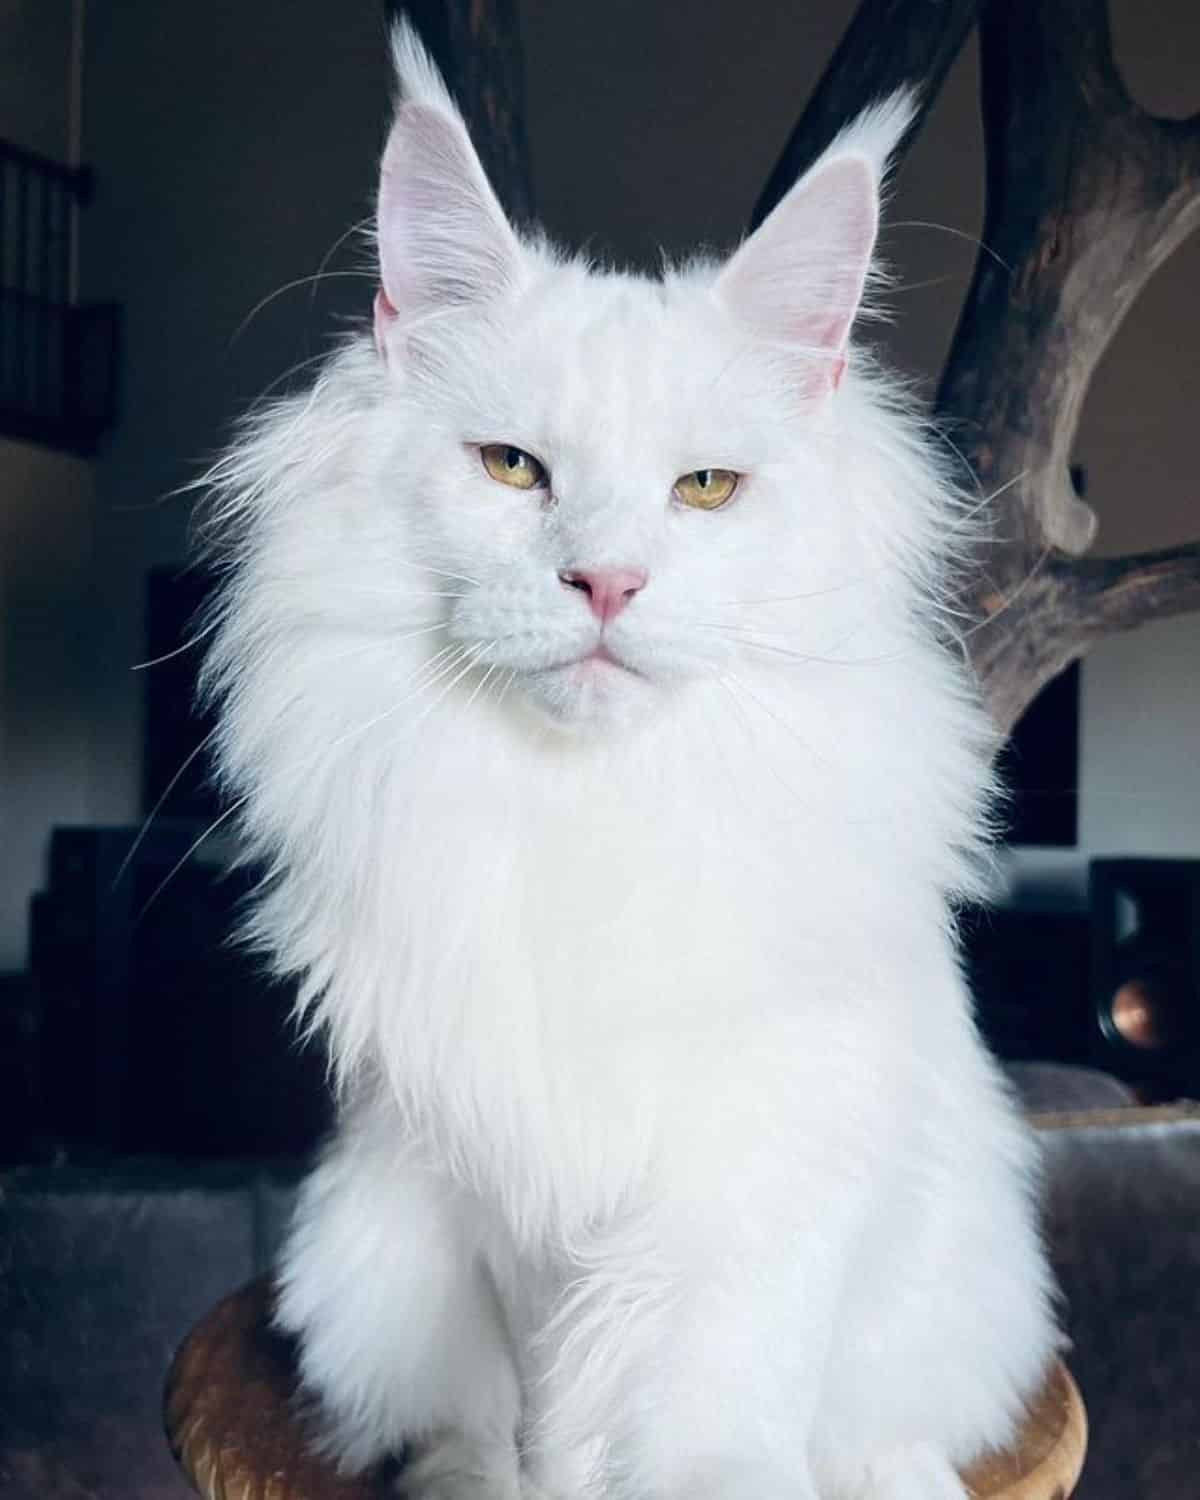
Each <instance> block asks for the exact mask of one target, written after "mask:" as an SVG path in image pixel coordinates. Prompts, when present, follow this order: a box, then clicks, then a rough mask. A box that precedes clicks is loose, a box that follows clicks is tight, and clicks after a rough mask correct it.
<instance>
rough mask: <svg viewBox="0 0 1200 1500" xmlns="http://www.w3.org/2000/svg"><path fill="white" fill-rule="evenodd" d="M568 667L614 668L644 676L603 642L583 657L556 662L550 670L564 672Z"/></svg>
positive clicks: (573, 657)
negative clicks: (556, 669)
mask: <svg viewBox="0 0 1200 1500" xmlns="http://www.w3.org/2000/svg"><path fill="white" fill-rule="evenodd" d="M568 667H583V668H585V669H587V670H593V671H594V670H596V669H604V668H607V667H613V668H615V669H616V670H617V671H618V672H629V673H630V674H631V675H632V676H634V677H641V676H642V675H643V674H642V673H641V672H639V671H638V670H637V668H636V667H631V666H630V665H629V663H628V662H627V661H625V660H623V659H622V658H621V657H619V656H616V655H614V654H613V652H612V651H610V650H609V648H608V646H606V645H605V644H604V642H603V641H600V642H598V643H597V644H596V645H595V646H593V647H592V649H591V650H590V651H585V652H584V653H583V655H582V656H571V657H568V658H567V659H566V661H560V662H555V663H554V667H552V668H551V669H550V670H552V671H553V670H554V669H555V668H558V669H559V670H564V669H566V668H568Z"/></svg>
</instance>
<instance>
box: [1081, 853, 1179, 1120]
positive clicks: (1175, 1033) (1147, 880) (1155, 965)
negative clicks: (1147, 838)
mask: <svg viewBox="0 0 1200 1500" xmlns="http://www.w3.org/2000/svg"><path fill="white" fill-rule="evenodd" d="M1089 887H1090V903H1091V913H1092V924H1091V926H1092V959H1091V998H1092V1015H1093V1029H1092V1045H1091V1051H1092V1056H1093V1059H1094V1061H1095V1062H1096V1063H1097V1065H1098V1066H1100V1067H1103V1068H1106V1069H1107V1070H1108V1071H1109V1072H1111V1073H1116V1074H1118V1075H1120V1076H1121V1077H1124V1078H1126V1079H1128V1080H1130V1081H1131V1082H1134V1083H1141V1084H1146V1085H1149V1091H1150V1092H1152V1093H1159V1094H1164V1095H1165V1094H1175V1093H1196V1092H1198V1091H1200V859H1097V860H1093V861H1092V864H1091V871H1090V880H1089Z"/></svg>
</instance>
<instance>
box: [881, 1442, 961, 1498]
mask: <svg viewBox="0 0 1200 1500" xmlns="http://www.w3.org/2000/svg"><path fill="white" fill-rule="evenodd" d="M854 1500H970V1497H969V1496H968V1494H967V1490H966V1488H965V1486H964V1485H963V1482H962V1480H961V1479H960V1478H959V1477H958V1475H957V1474H956V1473H955V1471H954V1468H953V1466H952V1465H951V1464H950V1462H949V1460H948V1459H947V1458H946V1457H945V1456H944V1455H943V1454H941V1453H939V1452H938V1451H937V1449H936V1448H931V1447H929V1446H928V1445H927V1444H924V1443H919V1444H915V1445H914V1446H913V1447H911V1448H898V1449H896V1451H895V1452H893V1453H888V1454H885V1455H884V1456H883V1457H881V1458H878V1459H875V1460H874V1461H873V1462H872V1463H870V1464H868V1465H867V1471H866V1474H865V1476H864V1479H863V1482H862V1484H861V1485H860V1487H859V1488H858V1489H857V1490H856V1491H855V1492H854Z"/></svg>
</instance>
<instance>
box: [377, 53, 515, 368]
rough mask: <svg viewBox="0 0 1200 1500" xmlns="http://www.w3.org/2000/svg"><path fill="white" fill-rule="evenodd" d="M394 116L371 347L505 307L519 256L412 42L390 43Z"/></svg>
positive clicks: (462, 128) (451, 111) (459, 123)
mask: <svg viewBox="0 0 1200 1500" xmlns="http://www.w3.org/2000/svg"><path fill="white" fill-rule="evenodd" d="M392 53H393V57H394V58H395V63H396V75H397V79H398V82H399V87H400V106H399V108H398V110H397V111H396V118H395V121H394V123H393V125H392V130H391V134H390V135H389V136H388V142H387V146H386V147H385V148H384V153H383V163H382V166H381V168H380V175H379V204H378V213H377V238H378V246H379V278H380V289H379V293H378V295H377V296H376V298H375V342H376V345H377V347H378V348H379V351H380V353H381V354H382V355H383V356H384V357H385V358H386V357H387V356H388V353H389V349H390V348H391V347H392V346H393V343H394V339H393V335H394V334H395V333H396V332H397V331H398V330H399V331H403V330H404V329H406V328H409V327H411V326H412V325H413V324H414V323H417V322H419V321H420V320H421V319H423V318H424V317H426V316H428V315H429V314H431V313H436V312H440V311H443V310H446V309H449V308H453V307H464V306H471V305H479V304H485V303H487V302H490V301H492V300H494V299H498V298H500V297H503V296H504V295H505V294H506V293H507V292H508V291H510V290H511V289H512V287H513V286H514V284H515V283H516V281H517V278H518V275H519V271H520V264H521V248H520V245H519V243H518V241H517V237H516V235H515V234H514V233H513V230H512V228H511V226H510V225H509V222H508V220H507V219H506V218H505V216H504V210H503V209H502V208H501V207H500V204H499V202H498V200H497V198H496V195H495V193H494V192H493V191H492V187H491V184H490V183H489V182H488V180H487V177H486V175H485V173H484V170H483V167H482V166H481V165H480V161H479V158H478V156H477V155H476V154H475V148H474V147H473V146H472V144H471V138H470V136H469V135H468V134H467V128H466V125H465V124H464V123H463V119H462V116H461V115H460V114H459V112H458V109H457V108H456V107H455V104H454V101H453V100H452V99H451V97H450V94H449V92H448V91H447V89H446V85H445V84H444V83H443V82H442V79H441V76H440V74H439V73H438V71H437V69H436V68H435V67H434V65H433V63H432V61H431V60H430V58H429V55H428V53H427V52H426V51H425V49H424V47H422V45H421V43H420V41H419V40H418V39H417V36H416V34H415V32H414V31H413V30H412V29H411V27H409V26H408V25H407V24H404V23H402V24H401V25H399V26H398V27H397V28H396V29H395V31H394V32H393V33H392Z"/></svg>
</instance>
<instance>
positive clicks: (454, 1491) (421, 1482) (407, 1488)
mask: <svg viewBox="0 0 1200 1500" xmlns="http://www.w3.org/2000/svg"><path fill="white" fill-rule="evenodd" d="M393 1487H394V1489H395V1492H396V1494H397V1495H400V1496H403V1500H522V1487H521V1481H520V1475H519V1471H518V1466H517V1450H516V1445H515V1444H513V1445H512V1446H511V1447H510V1446H508V1445H500V1444H495V1443H479V1442H473V1441H472V1440H471V1439H470V1438H468V1437H466V1436H464V1435H463V1434H461V1433H444V1434H439V1435H438V1436H436V1437H433V1438H430V1439H428V1440H427V1441H425V1442H423V1443H421V1444H420V1446H414V1447H413V1449H412V1450H411V1452H410V1454H409V1456H408V1458H407V1461H406V1462H405V1463H404V1465H403V1466H402V1467H401V1469H400V1471H399V1473H398V1474H397V1475H396V1478H395V1482H394V1486H393Z"/></svg>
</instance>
